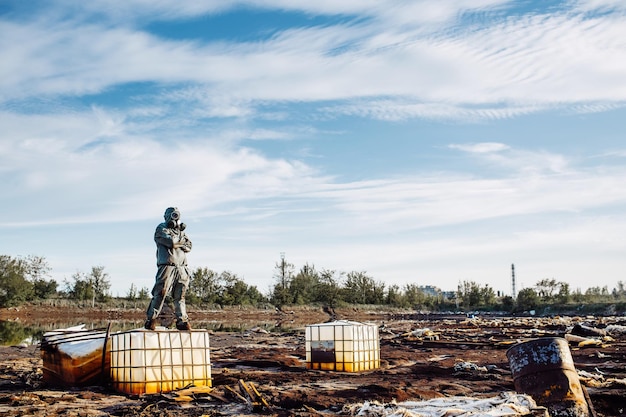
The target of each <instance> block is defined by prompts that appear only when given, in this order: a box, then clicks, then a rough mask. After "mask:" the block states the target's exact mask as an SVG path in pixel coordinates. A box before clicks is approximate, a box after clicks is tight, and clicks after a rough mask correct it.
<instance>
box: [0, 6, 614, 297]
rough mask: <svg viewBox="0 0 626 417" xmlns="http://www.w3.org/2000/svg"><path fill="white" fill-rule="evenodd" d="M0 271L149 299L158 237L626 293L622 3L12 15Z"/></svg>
mask: <svg viewBox="0 0 626 417" xmlns="http://www.w3.org/2000/svg"><path fill="white" fill-rule="evenodd" d="M0 51H2V59H1V60H0V193H1V195H2V203H3V204H2V205H0V235H1V236H2V239H1V240H0V254H3V255H11V256H16V257H17V256H22V257H25V256H28V255H38V256H43V257H45V258H46V260H47V261H48V263H49V264H50V266H51V268H52V272H51V276H52V278H54V279H56V280H57V281H59V282H62V281H63V280H64V279H70V278H71V276H72V275H73V274H74V273H76V272H83V273H88V272H89V271H90V270H91V267H92V266H104V267H105V272H107V273H108V274H109V277H110V281H111V283H112V291H113V295H120V296H123V295H126V293H127V291H128V289H129V288H130V285H131V283H134V284H135V285H136V286H137V287H139V288H142V287H148V288H151V287H152V284H153V282H154V274H155V272H156V265H155V245H154V241H153V233H154V228H155V226H156V225H157V224H158V223H159V222H161V221H162V219H163V217H162V216H163V212H164V210H165V209H166V208H167V207H168V206H177V207H178V208H179V209H180V210H181V212H182V216H183V221H185V222H186V223H187V224H188V229H187V232H188V234H189V236H190V238H191V240H192V241H193V244H194V249H193V251H192V252H191V253H190V255H189V264H190V266H191V267H192V268H196V267H207V268H210V269H213V270H215V271H218V272H221V271H230V272H232V273H235V274H237V275H238V276H239V277H241V278H243V279H244V280H245V281H246V282H247V283H248V284H250V285H256V286H257V288H258V289H259V290H260V291H262V292H267V291H268V290H269V288H270V286H271V285H272V284H273V283H274V282H275V279H274V274H275V269H274V266H275V264H276V263H277V262H279V260H280V256H281V253H284V254H285V257H286V260H287V261H289V262H291V263H293V264H294V265H295V267H296V269H299V268H300V267H302V266H303V265H304V264H305V263H309V264H312V265H314V266H315V267H316V268H317V269H318V270H321V269H332V270H336V271H343V272H350V271H365V272H366V273H367V274H368V275H370V276H371V277H373V278H374V279H375V280H377V281H382V282H385V283H386V284H387V285H393V284H397V285H400V286H403V285H404V284H407V283H416V284H418V285H436V286H439V287H440V288H442V289H444V290H453V289H455V288H456V286H457V285H458V283H459V282H460V281H465V280H469V281H475V282H478V283H480V284H481V285H483V284H487V285H490V286H491V287H492V288H494V290H496V291H501V292H502V293H505V294H509V293H510V292H511V282H510V277H511V264H515V269H516V278H517V289H518V290H519V289H520V288H523V287H531V286H533V285H535V284H536V282H537V281H539V280H541V279H544V278H554V279H556V280H557V281H564V282H568V283H569V284H570V287H571V289H572V290H575V289H578V288H579V289H581V290H582V291H585V289H587V288H588V287H591V286H608V288H609V290H611V289H612V288H613V287H615V286H616V284H617V282H618V281H621V280H623V281H626V273H625V271H626V239H625V238H624V236H626V210H625V209H626V163H625V162H626V141H625V140H624V135H625V133H624V131H625V128H626V107H625V105H626V3H625V2H623V1H621V0H561V1H557V0H534V1H531V0H516V1H512V0H437V1H433V0H413V1H402V0H393V1H392V0H389V1H386V0H342V1H335V0H315V1H291V0H237V1H235V0H233V1H228V2H225V1H221V0H204V1H188V2H180V1H177V0H124V1H117V2H111V1H104V0H90V1H82V0H56V1H43V0H41V1H39V0H30V1H27V2H26V1H22V0H4V1H2V3H0Z"/></svg>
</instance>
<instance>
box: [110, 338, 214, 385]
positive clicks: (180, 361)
mask: <svg viewBox="0 0 626 417" xmlns="http://www.w3.org/2000/svg"><path fill="white" fill-rule="evenodd" d="M111 382H112V384H113V388H114V389H116V390H117V391H120V392H123V393H126V394H135V395H140V394H154V393H161V392H169V391H172V390H175V389H178V388H182V387H185V386H187V385H190V384H193V385H195V386H211V361H210V355H209V333H208V332H207V331H206V330H191V331H178V330H169V329H163V330H160V329H157V330H156V331H150V330H144V329H137V330H130V331H127V332H121V333H115V334H113V335H111Z"/></svg>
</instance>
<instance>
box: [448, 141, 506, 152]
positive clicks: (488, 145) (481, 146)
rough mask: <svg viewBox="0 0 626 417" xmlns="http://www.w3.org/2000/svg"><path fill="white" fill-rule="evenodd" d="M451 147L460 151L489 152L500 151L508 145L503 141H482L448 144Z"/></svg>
mask: <svg viewBox="0 0 626 417" xmlns="http://www.w3.org/2000/svg"><path fill="white" fill-rule="evenodd" d="M449 147H450V148H452V149H459V150H461V151H465V152H470V153H491V152H500V151H503V150H506V149H509V146H508V145H505V144H504V143H496V142H483V143H469V144H452V145H449Z"/></svg>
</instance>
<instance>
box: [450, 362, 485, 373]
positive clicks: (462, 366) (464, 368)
mask: <svg viewBox="0 0 626 417" xmlns="http://www.w3.org/2000/svg"><path fill="white" fill-rule="evenodd" d="M454 371H455V372H487V367H486V366H478V365H476V364H475V363H471V362H457V363H455V364H454Z"/></svg>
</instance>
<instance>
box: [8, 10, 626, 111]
mask: <svg viewBox="0 0 626 417" xmlns="http://www.w3.org/2000/svg"><path fill="white" fill-rule="evenodd" d="M470 3H472V2H465V1H450V2H441V4H440V5H438V6H433V7H428V8H423V9H420V8H419V7H418V6H419V4H417V5H415V4H412V3H411V2H407V3H400V4H399V5H396V6H395V7H392V6H390V5H388V4H387V5H386V6H387V9H388V13H383V14H382V15H381V14H378V13H371V16H370V17H371V19H369V20H366V21H364V22H359V23H337V24H330V25H328V26H325V27H321V26H318V27H302V28H288V29H286V30H284V31H282V32H278V33H277V35H276V36H274V37H273V38H271V39H267V40H265V41H261V42H256V43H240V44H236V43H232V42H223V41H221V42H218V43H201V42H200V41H198V40H195V41H175V40H165V39H162V38H159V37H157V36H155V35H151V34H149V33H146V32H142V31H140V30H136V29H134V28H132V27H121V26H120V27H109V26H106V25H97V24H93V23H91V24H87V23H85V24H82V23H80V24H78V25H76V24H70V22H62V23H59V22H56V23H55V22H53V23H50V22H49V21H47V20H45V19H43V18H42V19H41V20H33V21H32V22H26V23H21V24H15V23H11V22H7V21H4V22H1V23H0V32H1V33H2V34H3V36H2V39H3V41H2V47H3V51H4V55H5V57H7V59H6V62H7V64H6V65H3V67H2V70H0V75H2V77H0V80H2V81H0V88H2V91H3V94H2V97H3V100H5V101H6V100H9V99H21V98H26V97H31V96H35V95H77V94H86V93H98V92H102V91H105V90H107V89H109V88H111V87H113V86H115V85H119V84H124V83H130V82H154V83H157V84H156V85H155V87H156V86H158V85H161V86H168V88H170V89H171V87H172V86H176V85H177V84H180V87H182V88H187V85H188V84H194V85H196V86H197V87H196V90H195V91H196V93H195V94H193V95H191V96H188V99H192V100H197V102H198V103H204V104H205V105H206V107H205V108H204V109H199V110H197V111H196V114H203V115H204V116H205V117H258V116H259V114H261V113H262V112H260V111H258V110H259V108H260V107H265V106H267V104H270V103H272V102H285V101H298V102H300V101H307V102H316V101H321V102H327V101H339V102H340V104H339V105H338V106H336V107H334V110H335V111H342V112H345V113H347V114H358V115H361V116H364V117H374V118H379V119H383V120H404V119H407V118H414V117H423V118H460V119H466V120H467V119H480V118H483V119H490V118H501V117H513V116H515V115H519V114H527V113H529V112H534V111H538V110H540V109H545V108H546V107H556V108H560V107H561V108H565V107H567V106H575V107H576V108H577V109H579V110H580V109H582V110H583V111H588V110H589V109H601V108H606V107H611V106H621V105H623V103H624V102H626V75H624V74H626V48H625V45H624V43H623V42H622V41H621V39H624V38H626V29H625V28H626V24H624V19H625V18H626V17H625V16H621V15H608V16H606V15H601V16H595V17H586V16H585V15H582V14H577V13H574V12H573V11H564V12H562V13H560V14H558V13H557V14H552V15H532V16H521V17H509V18H507V19H500V18H498V17H497V16H486V17H483V20H482V21H480V20H478V21H475V22H474V24H473V25H472V26H466V27H463V28H462V27H459V26H456V24H457V22H456V20H455V19H456V17H458V15H459V13H462V12H463V11H467V10H471V9H473V8H484V9H487V8H488V7H500V6H505V5H506V3H507V2H502V1H484V2H480V3H478V4H476V5H473V6H472V5H471V4H470ZM251 4H253V5H255V6H259V7H267V8H275V7H278V8H286V7H289V6H287V5H286V3H281V2H277V3H276V2H267V3H265V2H262V3H261V2H259V3H251ZM311 4H312V3H311ZM311 4H309V5H307V6H297V7H299V8H302V9H306V8H309V7H310V9H308V10H307V11H308V12H310V13H343V12H347V11H349V12H351V13H360V14H365V15H369V14H370V12H371V11H370V10H369V9H368V8H375V9H376V11H377V12H378V8H379V7H382V6H376V5H374V3H369V4H368V5H365V6H363V5H359V4H357V3H349V4H348V5H343V6H341V7H340V6H332V5H330V4H326V3H324V4H321V5H317V6H312V5H311ZM438 4H439V3H438ZM144 6H145V5H144ZM89 7H94V8H96V9H98V8H100V7H101V6H98V4H95V5H92V6H89ZM146 7H148V8H149V6H146ZM152 7H153V8H155V9H159V8H160V9H162V10H166V9H168V8H171V7H174V6H173V4H172V3H169V2H158V3H156V4H155V5H154V6H152ZM177 7H178V6H177ZM291 7H296V6H291ZM413 7H416V8H417V9H416V10H413ZM182 9H185V8H184V7H183V8H182ZM191 9H193V10H191ZM217 9H219V6H218V5H217V4H215V3H210V2H207V3H203V4H202V5H201V6H194V7H193V8H190V10H188V11H187V12H185V11H184V10H183V11H182V12H181V13H183V14H185V13H191V14H194V13H212V12H215V11H216V10H217ZM419 10H428V11H429V13H432V14H433V16H430V17H429V16H427V15H424V13H420V12H419ZM164 13H165V12H164ZM166 14H167V13H166ZM394 16H395V17H394ZM400 16H412V17H417V19H416V20H415V21H406V22H401V21H398V23H403V24H400V25H389V24H388V21H385V22H386V23H385V26H384V27H382V24H381V21H380V20H379V19H383V18H384V19H392V18H397V19H400ZM420 17H421V18H424V19H426V20H430V21H439V20H442V21H444V22H445V24H443V23H442V24H443V26H442V27H439V28H438V29H434V30H432V31H428V32H423V30H422V29H423V27H422V26H421V25H423V22H422V21H421V20H420ZM439 17H441V19H440V18H439ZM444 17H445V18H444ZM411 22H412V23H411ZM303 45H306V47H304V48H303ZM620 86H622V87H620ZM183 97H184V96H179V98H183ZM591 106H593V107H591ZM323 108H324V109H326V108H327V106H326V105H324V107H323ZM585 109H586V110H585Z"/></svg>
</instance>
